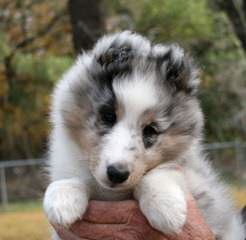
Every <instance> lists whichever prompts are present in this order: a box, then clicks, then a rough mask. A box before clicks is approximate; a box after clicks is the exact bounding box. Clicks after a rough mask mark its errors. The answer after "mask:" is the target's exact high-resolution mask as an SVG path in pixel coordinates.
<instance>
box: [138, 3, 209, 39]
mask: <svg viewBox="0 0 246 240" xmlns="http://www.w3.org/2000/svg"><path fill="white" fill-rule="evenodd" d="M139 3H140V1H139ZM206 4H207V3H206V1H205V0H200V1H194V0H155V1H151V0H146V1H142V11H141V12H140V14H139V16H137V17H136V29H137V30H139V31H140V32H143V33H146V32H149V30H150V29H151V33H152V34H153V35H154V37H155V39H156V40H157V41H160V40H161V41H163V40H165V41H168V42H169V41H178V42H182V43H185V42H188V41H194V40H199V39H204V38H209V37H210V36H211V34H212V21H213V18H212V13H211V11H210V10H209V9H208V8H207V5H206Z"/></svg>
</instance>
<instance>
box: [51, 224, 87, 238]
mask: <svg viewBox="0 0 246 240" xmlns="http://www.w3.org/2000/svg"><path fill="white" fill-rule="evenodd" d="M53 227H54V229H55V231H56V233H57V234H58V236H59V237H60V238H61V239H63V240H86V238H79V237H78V236H76V235H74V234H73V233H72V232H71V231H70V230H68V229H66V228H64V227H62V226H60V225H53Z"/></svg>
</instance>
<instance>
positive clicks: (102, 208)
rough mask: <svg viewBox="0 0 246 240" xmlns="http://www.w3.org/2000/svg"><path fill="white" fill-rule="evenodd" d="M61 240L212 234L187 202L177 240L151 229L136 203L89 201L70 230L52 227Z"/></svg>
mask: <svg viewBox="0 0 246 240" xmlns="http://www.w3.org/2000/svg"><path fill="white" fill-rule="evenodd" d="M54 227H55V230H56V231H57V233H58V235H59V236H60V237H61V239H62V240H83V239H87V240H90V239H93V240H103V239H108V240H110V239H112V240H113V239H120V240H196V239H197V240H198V239H199V240H213V239H214V237H213V234H212V232H211V231H210V229H209V227H208V225H207V224H206V223H205V221H204V219H203V218H202V216H201V214H200V212H199V210H198V209H197V207H196V204H195V201H194V200H193V199H192V198H190V199H188V216H187V221H186V224H185V226H184V228H183V231H182V232H181V233H180V234H178V235H177V236H164V235H163V234H162V233H160V232H158V231H157V230H155V229H153V228H152V227H151V226H150V225H149V223H148V222H147V220H146V218H145V217H144V216H143V214H142V213H141V211H140V209H139V207H138V204H137V202H136V201H122V202H101V201H91V202H90V204H89V207H88V210H87V212H86V213H85V215H84V217H83V220H80V221H78V222H76V223H75V224H74V225H73V226H72V227H71V228H70V230H66V229H64V228H62V227H59V226H54Z"/></svg>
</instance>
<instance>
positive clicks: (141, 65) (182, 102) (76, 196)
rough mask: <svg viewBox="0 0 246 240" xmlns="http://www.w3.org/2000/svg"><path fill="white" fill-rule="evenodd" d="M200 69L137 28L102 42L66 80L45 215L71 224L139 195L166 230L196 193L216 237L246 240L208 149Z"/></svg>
mask: <svg viewBox="0 0 246 240" xmlns="http://www.w3.org/2000/svg"><path fill="white" fill-rule="evenodd" d="M198 85H199V77H198V71H197V70H196V68H195V67H194V65H193V63H192V61H191V60H190V59H189V57H187V56H186V55H185V54H184V52H183V50H182V49H181V48H180V47H179V46H176V45H162V44H157V45H154V44H152V43H151V42H150V41H148V40H147V39H146V38H144V37H142V36H140V35H138V34H136V33H132V32H129V31H124V32H121V33H116V34H113V35H109V36H105V37H103V38H101V39H100V40H99V41H98V42H97V43H96V45H95V47H94V48H93V49H92V50H91V51H88V52H84V53H83V54H81V55H80V56H79V57H78V59H77V61H76V63H75V64H74V65H73V66H72V67H71V69H70V70H69V71H68V72H67V73H66V74H65V75H64V77H63V78H62V80H61V81H60V82H59V83H58V84H57V86H56V88H55V91H54V94H53V101H52V107H51V122H52V124H53V130H52V133H51V136H50V144H49V146H50V151H49V174H50V178H51V184H50V185H49V186H48V188H47V191H46V193H45V197H44V209H45V212H46V214H47V216H48V219H49V221H50V222H52V223H57V224H61V225H63V226H66V227H69V226H70V225H71V224H72V223H74V222H75V221H76V220H78V219H79V218H81V217H82V216H83V213H84V212H85V210H86V208H87V204H88V201H89V200H91V199H98V200H124V199H129V198H131V197H132V196H133V197H134V198H135V199H136V200H137V201H138V202H139V206H140V208H141V210H142V212H143V213H144V215H145V216H146V218H147V219H148V221H149V223H150V224H151V225H152V226H153V227H154V228H155V229H158V230H159V231H161V232H163V233H166V234H175V233H179V232H180V231H181V230H182V227H183V225H184V223H185V221H186V215H187V209H186V196H187V193H188V192H189V193H192V195H193V197H194V198H195V199H196V201H197V205H198V207H199V208H200V210H201V212H202V214H203V216H204V218H205V219H206V221H207V223H208V224H209V226H210V227H211V229H212V231H213V233H214V234H215V236H216V239H220V240H244V230H243V224H242V219H241V217H240V216H239V215H237V212H236V211H235V209H234V208H233V206H232V203H231V200H230V198H229V197H228V195H227V193H226V190H225V187H224V186H223V185H222V184H221V183H220V182H219V180H218V178H217V176H216V174H215V173H214V171H213V170H212V168H211V166H210V164H209V163H208V161H207V160H206V157H205V155H204V153H203V150H202V144H201V140H202V130H203V114H202V112H201V108H200V105H199V101H198V99H197V97H196V93H197V88H198Z"/></svg>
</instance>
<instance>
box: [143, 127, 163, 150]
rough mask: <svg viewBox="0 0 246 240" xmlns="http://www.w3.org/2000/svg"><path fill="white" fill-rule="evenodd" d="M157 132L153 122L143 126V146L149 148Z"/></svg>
mask: <svg viewBox="0 0 246 240" xmlns="http://www.w3.org/2000/svg"><path fill="white" fill-rule="evenodd" d="M158 134H159V133H158V131H157V129H156V127H155V126H154V124H150V125H147V126H145V127H144V129H143V142H144V146H145V148H149V147H151V146H152V145H153V144H154V143H155V141H156V139H157V136H158Z"/></svg>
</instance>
